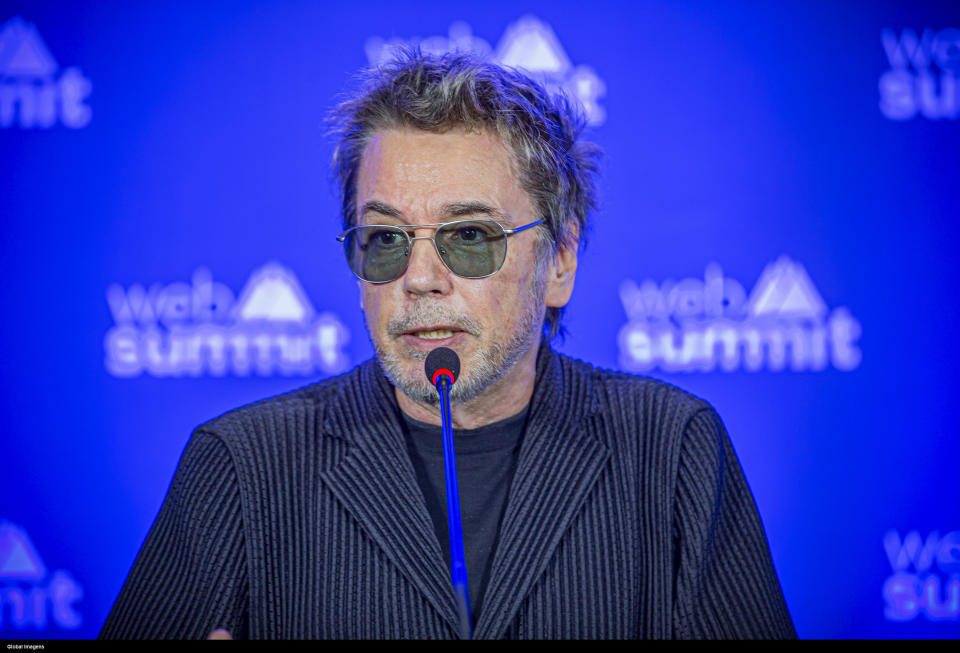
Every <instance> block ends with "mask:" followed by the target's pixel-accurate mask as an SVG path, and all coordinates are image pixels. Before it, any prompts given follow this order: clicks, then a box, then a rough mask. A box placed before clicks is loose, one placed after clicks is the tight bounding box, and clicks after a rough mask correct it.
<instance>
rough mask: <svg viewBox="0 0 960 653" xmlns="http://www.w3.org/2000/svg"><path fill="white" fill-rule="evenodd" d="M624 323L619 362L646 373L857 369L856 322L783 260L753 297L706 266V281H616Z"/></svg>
mask: <svg viewBox="0 0 960 653" xmlns="http://www.w3.org/2000/svg"><path fill="white" fill-rule="evenodd" d="M620 300H621V302H622V303H623V308H624V310H625V311H626V313H627V316H628V318H629V321H628V322H627V324H626V325H624V327H623V328H622V329H621V330H620V336H619V343H620V365H621V366H622V367H623V368H624V369H627V370H633V371H646V370H650V369H653V368H655V367H659V368H660V369H662V370H664V371H667V372H710V371H713V370H716V369H718V368H719V369H720V370H721V371H724V372H732V371H735V370H738V369H741V368H742V369H745V370H748V371H756V370H761V369H767V370H772V371H780V370H784V369H786V368H788V367H789V369H791V370H793V371H800V370H823V369H825V368H826V367H827V363H828V362H830V363H832V364H833V366H834V367H835V368H837V369H840V370H852V369H854V368H855V367H857V365H859V364H860V356H861V354H860V350H859V348H858V347H857V346H856V341H857V338H858V337H859V336H860V323H859V322H858V321H857V320H856V319H854V318H853V317H852V316H851V315H850V311H848V310H847V309H846V308H836V309H834V310H833V311H828V309H827V306H826V304H825V303H824V302H823V299H821V297H820V294H819V293H818V292H817V289H816V288H814V286H813V283H812V282H811V281H810V277H808V276H807V273H806V270H804V269H803V266H802V265H800V264H799V263H795V262H793V261H791V260H790V259H789V258H787V257H786V256H782V257H780V259H778V260H777V261H776V262H775V263H771V264H770V265H768V266H767V267H766V268H765V269H764V271H763V274H761V275H760V280H759V281H757V284H756V286H754V288H753V292H751V293H750V296H749V297H747V294H746V292H745V291H744V289H743V286H742V285H740V283H739V282H737V281H736V280H734V279H730V278H728V277H724V276H723V271H722V270H721V269H720V266H719V265H717V264H715V263H711V264H710V265H708V266H707V269H706V274H705V275H704V279H683V280H682V281H678V282H676V283H674V282H672V281H665V282H664V283H663V284H662V285H657V284H656V282H654V281H650V280H648V281H644V282H643V283H642V284H640V285H639V286H638V285H637V284H636V283H635V282H634V281H632V280H629V279H627V280H625V281H624V282H623V283H621V284H620Z"/></svg>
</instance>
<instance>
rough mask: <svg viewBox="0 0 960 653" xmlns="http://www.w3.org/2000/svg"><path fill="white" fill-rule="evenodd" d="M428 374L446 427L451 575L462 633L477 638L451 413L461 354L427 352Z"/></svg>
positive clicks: (445, 463)
mask: <svg viewBox="0 0 960 653" xmlns="http://www.w3.org/2000/svg"><path fill="white" fill-rule="evenodd" d="M424 367H425V368H426V369H425V371H426V373H427V378H429V379H430V382H431V383H433V385H434V386H435V387H436V388H437V392H438V393H439V394H440V423H441V429H442V431H443V471H444V479H445V481H446V487H447V532H448V534H449V536H450V578H451V580H452V581H453V591H454V594H455V595H456V598H457V616H458V618H459V622H460V637H462V638H463V639H473V613H472V612H471V610H470V592H469V590H468V581H467V561H466V558H465V556H464V553H463V527H462V526H461V524H460V491H459V487H460V486H459V484H458V483H457V458H456V454H455V452H454V448H453V420H452V418H451V416H450V386H451V385H453V383H454V382H455V381H456V379H457V376H458V375H459V374H460V358H459V357H458V356H457V354H456V352H454V351H453V350H452V349H448V348H446V347H438V348H437V349H434V350H433V351H432V352H430V354H429V355H428V356H427V360H426V363H425V365H424Z"/></svg>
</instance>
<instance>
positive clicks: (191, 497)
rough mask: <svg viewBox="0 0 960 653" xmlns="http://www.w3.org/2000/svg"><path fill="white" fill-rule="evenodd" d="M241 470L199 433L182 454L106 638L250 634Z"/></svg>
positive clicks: (215, 442) (209, 436)
mask: <svg viewBox="0 0 960 653" xmlns="http://www.w3.org/2000/svg"><path fill="white" fill-rule="evenodd" d="M240 509H241V506H240V493H239V488H238V484H237V474H236V470H235V468H234V465H233V461H232V459H231V457H230V453H229V451H228V450H227V448H226V446H225V445H224V443H223V442H222V441H221V440H220V439H219V438H218V437H216V436H215V435H212V434H209V433H204V432H202V431H198V432H197V433H195V434H194V436H193V437H192V438H191V440H190V442H189V444H188V445H187V448H186V450H185V451H184V453H183V456H182V458H181V459H180V464H179V466H178V468H177V472H176V474H175V475H174V478H173V482H172V483H171V485H170V490H169V491H168V493H167V497H166V499H165V500H164V502H163V507H162V508H161V509H160V514H159V516H158V517H157V520H156V521H155V522H154V524H153V527H152V528H151V529H150V533H149V535H147V539H146V541H145V542H144V544H143V547H142V548H141V549H140V553H139V555H138V556H137V559H136V561H135V562H134V564H133V569H132V570H131V571H130V575H129V576H128V577H127V580H126V582H125V583H124V586H123V590H122V591H121V593H120V596H119V597H118V598H117V601H116V603H115V604H114V606H113V609H112V610H111V611H110V615H109V616H108V617H107V621H106V623H105V624H104V626H103V630H102V631H101V632H100V638H102V639H204V638H206V637H207V636H208V635H209V634H210V632H211V631H213V630H215V629H216V628H226V629H227V630H229V631H230V632H231V633H232V634H233V636H234V637H238V636H240V637H242V636H243V635H244V631H245V615H246V604H247V574H246V559H245V553H244V539H243V528H242V523H241V511H240Z"/></svg>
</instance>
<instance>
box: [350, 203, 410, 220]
mask: <svg viewBox="0 0 960 653" xmlns="http://www.w3.org/2000/svg"><path fill="white" fill-rule="evenodd" d="M367 211H373V212H374V213H379V214H380V215H385V216H388V217H391V218H397V219H399V218H402V217H403V213H402V212H401V211H400V210H399V209H395V208H394V207H392V206H390V205H389V204H387V203H386V202H381V201H379V200H371V201H369V202H366V203H365V204H364V205H363V206H362V207H360V216H361V217H363V216H364V215H366V213H367Z"/></svg>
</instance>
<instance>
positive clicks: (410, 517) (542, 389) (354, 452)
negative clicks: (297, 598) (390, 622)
mask: <svg viewBox="0 0 960 653" xmlns="http://www.w3.org/2000/svg"><path fill="white" fill-rule="evenodd" d="M596 409H597V398H596V392H595V389H594V387H593V383H592V380H591V377H590V375H588V374H584V373H583V372H582V371H581V370H580V369H577V365H576V364H575V363H573V362H572V361H570V360H569V359H566V358H564V357H562V356H560V355H559V354H557V353H556V352H554V351H553V350H552V349H550V347H549V346H547V345H546V344H544V345H542V346H541V347H540V351H539V352H538V355H537V380H536V386H535V388H534V392H533V397H532V398H531V406H530V416H529V418H528V422H527V429H526V432H525V434H524V439H523V444H522V446H521V449H520V457H519V460H518V462H517V470H516V473H515V475H514V478H513V482H512V485H511V488H510V492H509V495H508V499H507V507H506V510H505V512H504V516H503V521H502V522H501V525H500V536H499V542H498V544H497V549H496V552H495V553H494V559H493V562H492V566H491V571H490V580H489V582H488V583H487V589H486V595H485V597H484V600H483V605H484V609H483V612H482V613H481V615H480V620H479V622H478V623H477V624H476V626H475V629H474V631H475V635H476V637H477V638H497V637H501V636H503V634H504V633H505V631H506V629H507V628H508V627H509V625H510V623H511V622H512V621H513V619H514V617H515V615H516V613H517V611H518V610H519V608H520V605H521V603H522V601H523V599H524V597H526V595H527V594H528V593H529V591H530V590H531V588H532V587H533V586H534V584H535V583H536V581H537V579H538V578H539V577H540V576H541V575H542V574H543V573H544V571H545V569H546V566H547V563H548V561H549V559H550V557H551V555H552V553H553V552H554V551H555V550H556V548H557V546H558V544H559V543H560V541H561V540H562V538H563V534H564V532H565V531H566V530H567V528H568V527H569V525H570V523H571V521H572V520H573V518H574V517H575V515H576V514H577V513H578V512H579V510H580V509H581V507H582V505H583V502H584V499H585V498H586V496H587V495H588V493H589V491H590V490H591V488H592V487H593V486H594V484H595V483H596V480H597V478H598V476H599V473H600V471H601V470H602V468H603V466H604V464H605V463H606V461H607V459H608V458H609V452H608V450H607V448H606V446H605V445H603V444H602V443H601V442H599V441H598V440H597V439H595V438H594V437H592V436H591V435H589V433H588V429H587V428H586V424H585V423H584V422H585V420H586V419H587V418H588V417H589V416H590V415H591V414H593V413H594V412H595V411H596ZM324 432H325V433H326V434H328V435H331V436H334V437H338V438H342V439H344V440H346V441H347V442H348V444H349V445H350V446H349V450H348V452H347V454H346V456H344V457H343V459H342V460H340V461H339V462H338V463H336V464H334V465H333V466H332V467H331V468H330V469H328V470H327V471H325V472H322V473H321V478H322V479H323V481H324V482H325V483H326V484H327V486H328V487H329V488H330V489H331V491H332V492H333V493H334V494H335V495H336V496H337V497H338V499H339V500H340V501H341V502H342V503H343V505H344V507H345V508H346V509H347V510H348V511H350V512H351V514H352V515H353V516H354V517H355V518H356V519H357V521H358V522H359V523H360V524H361V526H362V527H363V528H364V530H365V531H366V532H367V533H368V535H369V536H370V537H371V538H372V539H373V540H374V541H375V542H376V543H377V544H378V545H379V546H380V547H381V548H382V549H383V551H384V553H385V554H386V555H387V556H388V557H389V558H390V559H391V561H392V562H393V563H394V564H395V565H396V566H397V567H398V568H399V569H400V570H401V572H402V573H404V575H405V576H406V577H407V578H408V579H409V580H410V581H411V582H412V583H413V584H414V586H416V587H417V588H418V589H419V591H420V592H422V593H423V594H424V596H425V597H426V598H427V600H428V601H429V602H430V603H431V605H432V606H433V607H434V608H435V609H436V610H437V612H438V613H439V614H440V615H441V617H442V618H443V619H444V620H445V621H447V622H448V623H449V625H450V628H451V633H452V634H453V635H454V636H455V633H456V632H457V619H456V612H455V605H456V603H455V597H454V593H453V588H452V586H451V583H450V572H449V570H448V569H446V566H445V565H444V563H443V555H442V552H441V550H440V545H439V543H438V542H437V538H436V535H435V533H434V530H433V523H432V521H431V519H430V515H429V514H428V512H427V509H426V505H425V503H424V501H423V496H422V493H421V490H420V487H419V485H418V484H417V481H416V477H415V474H414V469H413V464H412V463H411V461H410V455H409V453H408V452H407V449H406V444H405V441H404V436H403V431H402V426H401V415H400V411H399V408H398V407H397V404H396V400H395V397H394V391H393V386H392V385H391V384H390V382H389V380H388V379H387V378H386V377H385V376H384V374H383V373H382V371H381V370H380V367H379V365H378V364H377V363H376V361H372V360H371V361H368V362H367V363H365V364H363V365H361V366H360V368H358V370H357V372H356V373H355V374H351V375H348V377H347V382H346V383H345V384H344V385H343V386H342V387H341V396H340V398H339V400H334V401H331V402H330V404H329V406H328V407H327V413H326V417H325V421H324Z"/></svg>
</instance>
